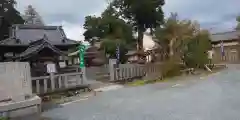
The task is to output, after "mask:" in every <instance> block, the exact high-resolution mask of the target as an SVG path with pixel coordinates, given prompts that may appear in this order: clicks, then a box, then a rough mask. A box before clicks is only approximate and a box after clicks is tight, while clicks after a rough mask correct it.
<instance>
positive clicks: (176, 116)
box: [43, 66, 240, 120]
mask: <svg viewBox="0 0 240 120" xmlns="http://www.w3.org/2000/svg"><path fill="white" fill-rule="evenodd" d="M188 79H189V80H184V81H178V82H177V83H176V82H169V83H159V84H154V85H147V86H143V87H135V88H123V89H119V90H115V91H109V92H104V93H101V94H99V95H97V96H96V97H93V98H90V99H89V100H85V101H80V102H76V103H72V104H68V105H66V106H63V107H62V108H57V109H54V110H51V111H48V112H45V113H44V114H43V116H45V117H48V118H51V119H52V120H239V119H240V114H239V113H240V69H236V67H235V66H230V68H229V69H228V70H224V71H222V72H221V73H218V74H214V75H210V76H208V77H205V78H204V79H199V77H198V78H193V77H191V78H188Z"/></svg>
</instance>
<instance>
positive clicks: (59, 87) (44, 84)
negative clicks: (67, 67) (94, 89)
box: [32, 72, 86, 94]
mask: <svg viewBox="0 0 240 120" xmlns="http://www.w3.org/2000/svg"><path fill="white" fill-rule="evenodd" d="M32 85H33V93H36V94H46V93H51V92H57V91H64V90H67V89H72V88H76V87H80V86H84V85H86V84H84V81H83V77H82V73H81V72H76V73H66V74H50V75H49V76H41V77H32Z"/></svg>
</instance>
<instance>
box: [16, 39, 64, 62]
mask: <svg viewBox="0 0 240 120" xmlns="http://www.w3.org/2000/svg"><path fill="white" fill-rule="evenodd" d="M44 48H48V49H50V50H52V51H53V52H54V53H56V54H58V55H67V54H66V53H64V52H62V51H61V50H59V49H58V48H56V47H55V46H53V45H51V44H50V43H49V42H48V40H47V39H46V38H45V37H44V38H43V39H40V40H37V41H34V42H33V43H31V44H30V46H29V47H28V48H27V49H26V50H25V51H24V52H22V53H20V54H19V55H18V56H16V57H14V58H13V59H19V60H23V59H27V58H29V57H31V56H33V55H36V54H38V53H39V52H40V51H41V50H43V49H44Z"/></svg>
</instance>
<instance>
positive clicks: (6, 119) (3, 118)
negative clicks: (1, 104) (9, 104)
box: [0, 117, 9, 120]
mask: <svg viewBox="0 0 240 120" xmlns="http://www.w3.org/2000/svg"><path fill="white" fill-rule="evenodd" d="M0 120H9V119H8V118H6V117H0Z"/></svg>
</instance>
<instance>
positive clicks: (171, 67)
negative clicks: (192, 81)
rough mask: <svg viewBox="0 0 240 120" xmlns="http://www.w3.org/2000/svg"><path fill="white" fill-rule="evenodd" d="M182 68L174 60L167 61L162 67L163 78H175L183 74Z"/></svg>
mask: <svg viewBox="0 0 240 120" xmlns="http://www.w3.org/2000/svg"><path fill="white" fill-rule="evenodd" d="M180 70H181V66H180V65H179V64H177V63H176V60H175V59H174V58H170V59H169V60H167V61H166V62H165V63H164V64H163V67H162V76H163V77H173V76H178V75H180V74H181V72H180Z"/></svg>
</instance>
